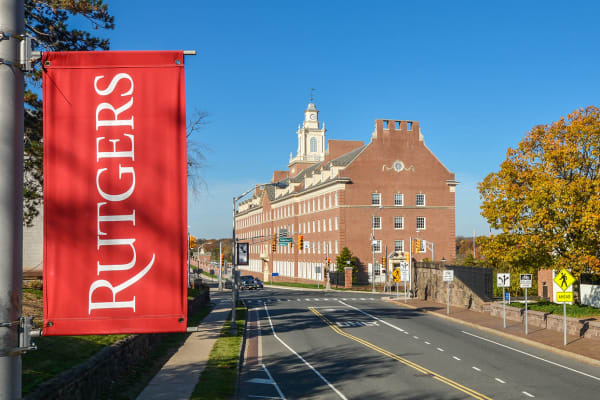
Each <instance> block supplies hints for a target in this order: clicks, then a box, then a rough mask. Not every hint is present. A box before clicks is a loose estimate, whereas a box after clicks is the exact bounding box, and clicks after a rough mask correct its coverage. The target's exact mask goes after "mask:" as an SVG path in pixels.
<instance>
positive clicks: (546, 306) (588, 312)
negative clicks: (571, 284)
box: [509, 301, 600, 318]
mask: <svg viewBox="0 0 600 400" xmlns="http://www.w3.org/2000/svg"><path fill="white" fill-rule="evenodd" d="M509 306H511V307H517V308H525V303H510V304H509ZM527 308H528V309H529V310H533V311H541V312H545V313H550V314H557V315H562V314H563V305H562V304H555V303H552V302H549V301H538V302H537V303H528V304H527ZM598 315H600V309H598V308H595V307H591V306H585V305H578V304H573V305H570V304H567V317H573V318H583V317H593V316H598Z"/></svg>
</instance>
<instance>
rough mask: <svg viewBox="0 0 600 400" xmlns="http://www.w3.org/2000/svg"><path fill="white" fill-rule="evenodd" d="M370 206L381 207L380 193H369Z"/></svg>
mask: <svg viewBox="0 0 600 400" xmlns="http://www.w3.org/2000/svg"><path fill="white" fill-rule="evenodd" d="M371 205H372V206H379V205H381V193H371Z"/></svg>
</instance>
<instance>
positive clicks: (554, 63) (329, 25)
mask: <svg viewBox="0 0 600 400" xmlns="http://www.w3.org/2000/svg"><path fill="white" fill-rule="evenodd" d="M105 3H107V4H108V5H109V10H110V11H111V13H112V15H114V16H115V23H116V29H115V30H114V31H110V32H107V33H106V36H108V37H109V38H110V40H111V49H112V50H150V49H153V50H173V49H183V50H196V51H197V52H198V55H197V56H191V57H187V58H186V96H187V110H188V114H191V113H193V112H194V110H201V111H205V112H208V113H209V118H208V122H209V123H208V124H207V125H206V126H205V127H204V128H203V129H202V131H201V132H200V133H199V135H198V137H197V139H196V140H198V141H199V142H200V143H201V144H202V146H203V148H204V149H205V156H206V166H205V167H204V168H203V170H202V171H201V175H202V176H203V178H204V181H205V184H206V185H205V189H204V191H203V192H202V193H201V194H200V195H199V196H198V197H195V198H194V197H190V200H189V225H190V226H191V232H192V234H194V235H196V236H197V237H202V238H208V237H230V236H231V215H232V198H233V197H234V196H238V195H239V194H241V193H242V192H244V191H246V190H247V189H248V188H250V187H251V186H252V185H253V184H255V183H262V182H267V181H269V180H270V179H271V175H272V171H273V170H274V169H286V168H287V163H288V161H289V154H290V152H293V153H294V155H295V153H296V146H297V136H296V129H297V126H298V124H299V123H301V121H302V118H303V111H304V109H305V108H306V105H307V103H308V100H309V94H310V88H316V91H315V103H316V105H317V108H318V109H319V110H320V115H319V117H320V120H321V121H324V122H325V124H326V127H327V129H328V131H327V138H328V139H347V140H363V141H365V142H368V141H369V138H370V134H371V132H372V131H373V126H374V121H375V119H379V118H389V119H407V120H417V121H420V124H421V130H422V133H423V134H424V137H425V143H426V144H427V146H428V147H429V148H430V149H431V150H432V151H433V152H434V153H435V154H436V155H437V157H438V158H439V159H440V160H441V161H442V162H443V163H444V164H445V165H446V167H448V169H450V170H451V171H452V172H454V173H455V174H456V180H458V181H459V182H461V183H460V185H459V186H458V188H457V192H456V233H457V235H465V236H469V235H472V233H473V228H475V230H476V231H477V233H478V234H488V233H489V227H488V225H487V223H486V222H485V221H484V220H483V218H482V217H481V216H480V209H479V206H480V199H479V194H478V191H477V189H476V187H477V183H478V182H480V181H481V180H482V179H483V178H484V177H485V176H486V175H487V174H488V173H490V172H494V171H497V170H498V168H499V165H500V163H501V162H502V161H503V160H504V159H505V156H506V150H507V148H508V147H514V146H516V145H517V144H518V142H519V141H520V140H521V139H522V138H523V136H524V135H525V134H526V132H527V131H528V130H529V129H531V128H532V127H533V126H535V125H537V124H542V123H544V124H545V123H551V122H552V121H555V120H557V119H559V118H560V117H561V116H566V115H567V114H568V113H570V112H571V111H573V110H574V109H576V108H580V107H585V106H587V105H598V98H599V96H600V82H599V79H598V76H599V73H598V71H599V64H600V63H599V61H600V51H599V50H600V49H599V47H600V24H599V23H598V20H597V18H598V15H600V13H599V11H600V3H599V2H595V1H569V2H565V1H501V2H500V1H498V2H491V1H459V0H457V1H414V0H413V1H376V0H374V1H371V2H365V1H348V0H345V1H319V2H315V1H312V2H311V1H292V0H279V1H248V0H246V1H222V0H220V1H171V2H168V1H157V0H130V1H123V0H105ZM99 33H100V32H99ZM100 34H102V33H100Z"/></svg>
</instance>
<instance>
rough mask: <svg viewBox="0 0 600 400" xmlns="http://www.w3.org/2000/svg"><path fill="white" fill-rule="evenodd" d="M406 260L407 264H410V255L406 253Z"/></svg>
mask: <svg viewBox="0 0 600 400" xmlns="http://www.w3.org/2000/svg"><path fill="white" fill-rule="evenodd" d="M404 258H405V259H406V262H407V263H409V262H410V254H408V253H404Z"/></svg>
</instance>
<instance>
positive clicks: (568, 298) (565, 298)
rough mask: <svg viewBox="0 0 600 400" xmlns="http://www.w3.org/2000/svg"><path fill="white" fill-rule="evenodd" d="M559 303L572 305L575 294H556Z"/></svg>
mask: <svg viewBox="0 0 600 400" xmlns="http://www.w3.org/2000/svg"><path fill="white" fill-rule="evenodd" d="M556 302H557V303H572V302H573V292H556Z"/></svg>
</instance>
